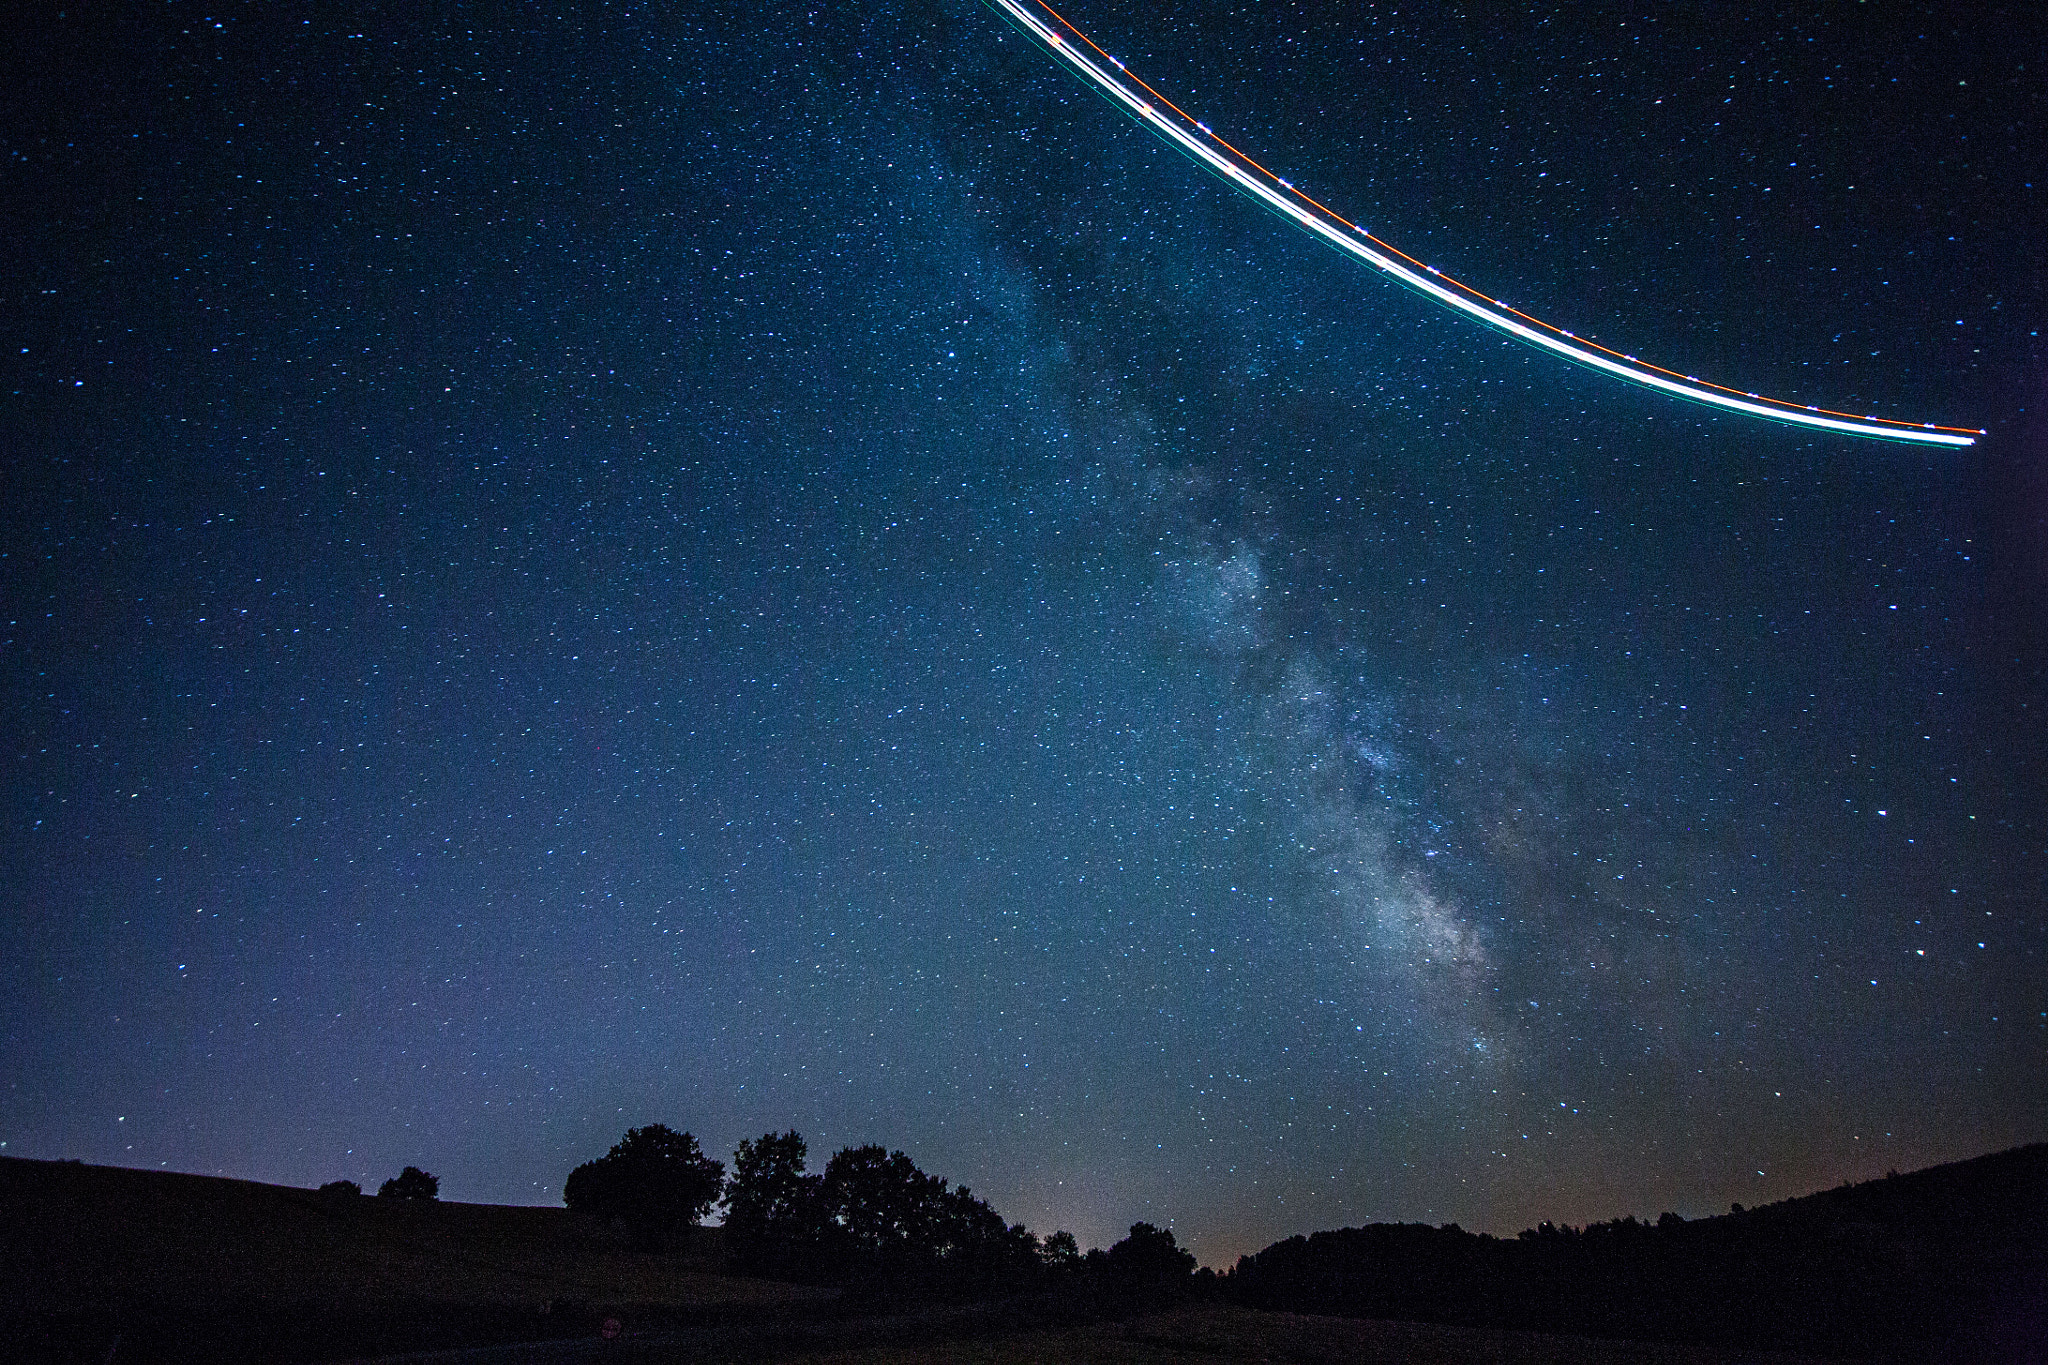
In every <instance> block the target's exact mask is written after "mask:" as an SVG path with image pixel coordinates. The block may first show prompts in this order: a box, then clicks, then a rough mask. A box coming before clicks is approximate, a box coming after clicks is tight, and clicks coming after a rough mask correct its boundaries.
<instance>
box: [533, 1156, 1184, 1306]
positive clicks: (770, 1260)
mask: <svg viewBox="0 0 2048 1365" xmlns="http://www.w3.org/2000/svg"><path fill="white" fill-rule="evenodd" d="M807 1156H808V1149H807V1148H806V1146H805V1144H804V1140H803V1137H802V1136H801V1135H800V1134H798V1133H796V1132H794V1131H791V1132H786V1133H764V1134H762V1135H761V1136H760V1137H758V1138H754V1139H750V1140H747V1141H743V1142H741V1143H740V1145H739V1149H738V1150H737V1151H736V1152H735V1153H734V1154H733V1169H732V1174H731V1176H730V1177H728V1176H727V1175H726V1170H725V1165H724V1163H722V1162H719V1161H715V1160H713V1159H712V1158H710V1157H708V1156H706V1155H705V1154H704V1152H703V1150H702V1149H701V1148H700V1147H699V1146H698V1144H697V1139H696V1138H694V1137H692V1136H691V1135H690V1134H688V1133H678V1132H676V1131H674V1130H673V1129H671V1128H669V1127H667V1126H665V1125H663V1124H654V1125H652V1126H651V1127H647V1128H634V1129H631V1130H630V1131H628V1132H627V1134H626V1135H625V1137H623V1138H621V1139H620V1140H619V1142H618V1143H617V1144H616V1145H614V1146H613V1147H612V1149H611V1150H610V1151H609V1152H607V1153H605V1154H604V1155H603V1156H601V1157H599V1158H597V1159H596V1160H595V1161H587V1162H585V1163H584V1164H583V1165H581V1166H578V1167H577V1168H576V1169H575V1170H573V1171H571V1172H570V1173H569V1179H568V1182H567V1184H565V1185H564V1186H563V1188H562V1202H563V1203H565V1204H567V1205H568V1206H569V1207H570V1208H571V1209H573V1210H576V1211H578V1212H581V1213H588V1214H592V1215H594V1216H596V1217H598V1218H602V1219H604V1220H606V1221H608V1222H611V1223H614V1224H616V1225H618V1226H620V1227H621V1228H622V1229H623V1230H624V1231H626V1232H627V1234H628V1235H629V1236H630V1237H631V1238H632V1241H633V1243H634V1244H635V1245H636V1246H639V1247H641V1248H643V1249H646V1250H660V1249H664V1248H667V1247H672V1246H674V1245H676V1244H677V1242H678V1240H679V1239H680V1237H681V1236H682V1235H683V1234H684V1230H685V1229H687V1228H690V1227H693V1226H695V1225H696V1224H697V1223H698V1222H699V1221H700V1220H702V1219H703V1218H704V1216H705V1215H706V1214H708V1213H710V1212H711V1210H712V1209H713V1208H714V1207H717V1206H719V1205H723V1206H724V1210H725V1220H724V1226H725V1233H724V1236H725V1254H726V1259H727V1261H728V1263H729V1264H731V1265H732V1266H733V1268H734V1269H737V1270H744V1271H749V1272H752V1273H756V1274H781V1275H803V1276H814V1275H839V1274H845V1273H849V1272H871V1271H884V1272H904V1271H908V1272H919V1271H924V1272H934V1271H937V1272H947V1273H951V1274H954V1275H967V1276H977V1277H982V1278H994V1279H1013V1278H1017V1277H1020V1276H1026V1277H1028V1276H1041V1275H1051V1276H1061V1275H1075V1276H1087V1277H1089V1278H1091V1279H1092V1280H1096V1281H1102V1282H1108V1283H1114V1284H1117V1285H1120V1286H1125V1287H1140V1286H1151V1287H1159V1288H1166V1287H1171V1286H1174V1285H1177V1284H1180V1283H1184V1282H1186V1281H1187V1280H1188V1279H1189V1277H1190V1276H1191V1275H1193V1274H1194V1271H1195V1258H1194V1257H1193V1256H1192V1255H1190V1254H1189V1253H1188V1252H1186V1251H1184V1250H1182V1249H1181V1247H1180V1246H1179V1245H1178V1244H1177V1243H1176V1242H1175V1241H1174V1237H1173V1233H1172V1232H1171V1231H1168V1230H1166V1229H1163V1228H1156V1227H1153V1226H1152V1225H1151V1224H1149V1223H1138V1224H1134V1225H1133V1226H1132V1228H1131V1231H1130V1235H1129V1236H1128V1237H1126V1238H1124V1239H1123V1240H1122V1241H1120V1242H1118V1243H1117V1244H1116V1245H1115V1246H1113V1247H1110V1248H1109V1249H1108V1250H1107V1251H1103V1250H1095V1251H1090V1252H1089V1253H1088V1254H1087V1255H1085V1256H1084V1255H1082V1254H1081V1251H1080V1248H1079V1245H1078V1244H1077V1242H1076V1241H1075V1239H1074V1236H1073V1234H1072V1233H1068V1232H1055V1233H1053V1234H1051V1235H1050V1236H1048V1237H1046V1238H1044V1239H1042V1240H1041V1239H1040V1238H1037V1237H1034V1236H1033V1235H1032V1234H1031V1231H1030V1229H1028V1228H1026V1227H1025V1226H1024V1225H1023V1224H1022V1223H1006V1222H1005V1221H1004V1220H1003V1217H1002V1215H1001V1214H999V1213H997V1212H996V1211H995V1210H994V1209H993V1208H991V1207H989V1205H988V1203H987V1202H986V1201H985V1200H982V1199H979V1198H976V1197H975V1195H974V1192H973V1191H972V1190H970V1189H968V1188H967V1187H966V1186H965V1185H958V1186H955V1185H949V1184H948V1183H947V1182H946V1181H945V1180H944V1179H942V1178H940V1177H939V1176H935V1175H930V1174H927V1173H926V1172H924V1171H922V1170H919V1169H918V1166H917V1163H916V1162H914V1161H912V1160H911V1159H910V1158H909V1157H908V1156H906V1155H904V1154H903V1153H902V1152H891V1151H888V1150H886V1149H884V1148H882V1147H879V1146H865V1147H847V1148H844V1149H842V1150H841V1151H839V1152H837V1153H835V1154H834V1155H833V1157H832V1159H831V1160H830V1161H828V1162H826V1163H825V1169H824V1170H822V1171H818V1172H811V1171H809V1170H807V1169H806V1168H805V1160H806V1158H807Z"/></svg>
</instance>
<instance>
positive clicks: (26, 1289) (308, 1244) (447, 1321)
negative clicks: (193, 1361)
mask: <svg viewBox="0 0 2048 1365" xmlns="http://www.w3.org/2000/svg"><path fill="white" fill-rule="evenodd" d="M718 1255H719V1249H718V1246H717V1233H716V1232H715V1231H714V1230H702V1231H700V1233H699V1234H698V1239H697V1241H696V1243H695V1244H693V1245H692V1246H691V1247H688V1248H686V1249H685V1250H684V1251H683V1252H681V1253H679V1254H675V1255H668V1256H648V1255H644V1254H636V1253H632V1252H628V1251H624V1250H621V1249H619V1248H618V1247H616V1246H615V1245H613V1244H612V1242H611V1239H610V1238H608V1237H607V1236H606V1235H605V1233H604V1230H603V1229H601V1228H598V1227H596V1226H593V1225H592V1224H591V1223H590V1222H589V1221H588V1220H585V1219H582V1218H579V1217H578V1216H577V1215H574V1214H571V1213H570V1212H569V1211H568V1210H567V1209H546V1208H509V1207H502V1206H495V1205H485V1204H452V1203H448V1204H444V1203H438V1202H410V1201H397V1200H388V1199H378V1198H375V1197H363V1198H357V1199H353V1200H350V1201H347V1202H346V1203H343V1204H339V1205H337V1204H336V1203H335V1202H333V1201H330V1200H327V1199H323V1198H321V1197H320V1196H319V1195H318V1194H316V1193H315V1192H313V1191H311V1190H301V1189H292V1188H288V1187H285V1186H280V1185H260V1184H256V1183H254V1182H252V1181H246V1180H226V1179H220V1178H217V1177H213V1176H199V1175H180V1174H171V1173H167V1172H159V1171H130V1170H122V1169H119V1168H115V1167H99V1166H84V1165H76V1164H72V1163H68V1162H41V1161H23V1160H19V1159H14V1158H0V1333H4V1335H0V1354H5V1353H6V1352H5V1349H4V1348H5V1344H6V1341H8V1340H10V1339H11V1340H12V1341H14V1342H16V1343H17V1344H20V1343H24V1342H30V1341H34V1342H38V1343H42V1342H45V1340H46V1339H70V1338H76V1339H77V1341H78V1342H79V1343H80V1344H81V1345H80V1350H81V1352H83V1351H84V1349H85V1344H86V1343H89V1342H91V1341H101V1342H104V1341H105V1340H110V1339H111V1335H112V1333H113V1332H115V1331H123V1332H125V1333H126V1334H127V1335H128V1338H129V1341H130V1349H131V1350H132V1349H135V1343H137V1342H140V1341H145V1340H148V1341H162V1340H167V1339H169V1338H170V1337H174V1336H183V1337H185V1338H188V1339H190V1340H191V1341H193V1342H194V1343H195V1344H196V1343H198V1342H199V1341H202V1340H207V1339H211V1338H212V1336H213V1335H214V1334H216V1333H220V1332H232V1331H233V1330H237V1328H238V1327H246V1328H247V1330H249V1331H250V1332H253V1333H255V1334H256V1336H257V1337H258V1338H260V1339H261V1340H262V1341H264V1342H266V1343H268V1345H266V1346H265V1348H264V1350H263V1351H262V1352H261V1353H262V1354H266V1355H274V1356H278V1357H296V1358H317V1357H318V1356H320V1355H323V1354H332V1353H336V1352H337V1351H339V1352H342V1353H346V1352H347V1351H349V1350H352V1349H379V1348H381V1347H382V1346H383V1345H384V1344H385V1343H386V1342H387V1341H388V1340H390V1339H393V1338H398V1339H404V1338H407V1337H408V1336H410V1337H411V1338H412V1339H418V1340H422V1341H427V1342H435V1343H441V1342H445V1343H447V1344H455V1343H457V1342H467V1341H478V1340H489V1339H492V1338H494V1337H496V1338H498V1339H504V1338H505V1337H508V1336H517V1335H541V1334H546V1333H547V1332H548V1331H549V1330H550V1328H552V1329H553V1330H556V1331H568V1332H576V1331H581V1330H583V1328H582V1325H581V1323H580V1321H578V1322H571V1321H569V1320H568V1319H567V1317H565V1314H564V1311H563V1310H562V1309H561V1308H559V1307H558V1309H557V1311H556V1312H554V1313H552V1314H550V1313H549V1311H548V1306H549V1305H550V1304H551V1303H552V1304H556V1305H575V1306H576V1308H575V1312H576V1313H577V1314H578V1315H579V1317H587V1316H588V1313H587V1312H585V1311H584V1309H585V1306H588V1307H590V1308H595V1309H602V1308H606V1307H610V1306H625V1305H632V1307H633V1311H634V1312H635V1315H636V1316H639V1317H642V1318H644V1317H646V1316H647V1314H648V1313H649V1311H650V1310H654V1311H662V1312H668V1313H672V1314H675V1315H677V1316H679V1317H682V1318H701V1317H704V1316H707V1315H708V1316H727V1315H737V1316H747V1315H749V1314H752V1313H757V1312H763V1311H767V1312H772V1311H774V1310H776V1309H777V1308H778V1306H780V1307H794V1306H796V1305H800V1304H803V1303H806V1302H811V1301H816V1300H818V1299H820V1298H823V1297H827V1295H826V1294H825V1293H824V1292H823V1291H819V1290H815V1289H807V1288H802V1287H799V1286H795V1285H787V1284H780V1283H775V1282H772V1281H766V1280H751V1279H742V1278H737V1277H728V1276H725V1275H721V1274H717V1273H715V1270H716V1264H715V1262H716V1260H717V1259H718ZM550 1318H552V1319H553V1320H554V1321H553V1323H550V1321H549V1319H550ZM499 1324H501V1325H499ZM422 1333H423V1334H424V1335H420V1334H422ZM99 1350H100V1351H101V1352H103V1351H104V1345H103V1344H102V1345H101V1346H100V1347H99ZM158 1354H160V1355H161V1351H159V1352H158Z"/></svg>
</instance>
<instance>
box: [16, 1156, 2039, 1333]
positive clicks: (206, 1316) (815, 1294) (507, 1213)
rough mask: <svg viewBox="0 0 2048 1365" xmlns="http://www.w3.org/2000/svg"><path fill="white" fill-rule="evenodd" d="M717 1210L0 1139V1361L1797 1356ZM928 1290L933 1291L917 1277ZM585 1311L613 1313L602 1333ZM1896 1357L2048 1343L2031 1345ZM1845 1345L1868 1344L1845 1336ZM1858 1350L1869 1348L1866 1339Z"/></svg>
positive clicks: (601, 1317)
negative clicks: (1526, 1324) (760, 1257)
mask: <svg viewBox="0 0 2048 1365" xmlns="http://www.w3.org/2000/svg"><path fill="white" fill-rule="evenodd" d="M722 1264H723V1248H722V1246H721V1243H720V1234H719V1232H718V1231H717V1230H716V1229H702V1230H698V1231H697V1233H696V1234H695V1236H694V1237H693V1239H692V1240H691V1241H690V1242H689V1243H688V1244H686V1245H685V1246H683V1247H681V1248H680V1249H678V1250H675V1251H671V1252H668V1253H663V1254H650V1253H645V1252H636V1251H632V1250H629V1249H627V1248H626V1247H625V1246H623V1245H621V1243H620V1241H619V1239H618V1238H617V1237H616V1236H615V1235H614V1234H613V1233H611V1232H610V1231H609V1230H607V1229H606V1228H604V1227H602V1226H600V1225H597V1224H595V1223H593V1222H591V1221H589V1220H587V1219H585V1218H582V1217H580V1216H579V1215H576V1214H572V1213H570V1212H569V1211H568V1210H566V1209H544V1208H507V1207H498V1206H491V1205H473V1204H452V1203H450V1204H444V1203H435V1202H410V1201H396V1200H387V1199H377V1198H362V1197H357V1198H351V1199H347V1200H339V1201H337V1200H333V1199H329V1198H326V1197H323V1196H321V1195H319V1194H317V1193H315V1192H313V1191H311V1190H300V1189H291V1188H286V1187H282V1186H275V1185H259V1184H254V1183H252V1182H248V1181H240V1180H225V1179H217V1178H214V1177H209V1176H192V1175H174V1174H168V1173H163V1172H154V1171H128V1170H121V1169H117V1168H109V1167H92V1166H83V1165H78V1164H74V1163H64V1162H35V1161H21V1160H13V1159H0V1272H4V1273H0V1359H9V1360H12V1359H22V1360H47V1361H53V1362H70V1361H78V1362H85V1361H93V1362H104V1361H110V1360H111V1361H114V1362H117V1365H133V1363H134V1362H143V1361H188V1360H189V1361H213V1360H274V1361H287V1362H289V1361H333V1360H349V1359H372V1358H385V1357H391V1356H397V1355H401V1354H408V1353H412V1354H415V1358H418V1359H443V1360H449V1361H455V1360H461V1361H464V1362H467V1365H485V1363H486V1362H506V1363H507V1365H510V1362H514V1361H517V1362H522V1365H552V1363H553V1362H572V1361H573V1362H582V1361H604V1362H636V1363H638V1362H645V1363H646V1365H656V1363H657V1362H679V1363H680V1362H685V1361H688V1362H699V1363H701V1362H743V1361H806V1362H820V1363H821V1365H822V1362H834V1365H840V1363H843V1365H911V1363H912V1362H927V1361H976V1362H987V1365H1011V1362H1019V1363H1021V1362H1028V1361H1077V1362H1100V1363H1101V1365H1110V1362H1166V1361H1186V1360H1198V1361H1205V1362H1212V1363H1214V1365H1233V1363H1234V1362H1292V1363H1293V1365H1322V1363H1323V1362H1331V1363H1332V1365H1334V1363H1335V1362H1339V1361H1346V1362H1385V1363H1386V1365H1397V1363H1398V1365H1436V1363H1437V1362H1443V1363H1444V1365H1449V1362H1465V1361H1479V1362H1497V1363H1498V1365H1580V1363H1585V1365H1610V1363H1612V1365H1620V1363H1621V1362H1629V1361H1642V1362H1653V1363H1655V1365H1734V1362H1738V1361H1748V1362H1764V1361H1772V1360H1777V1361H1792V1360H1797V1359H1817V1358H1818V1357H1796V1356H1791V1355H1772V1354H1769V1353H1764V1352H1759V1351H1755V1350H1734V1349H1726V1348H1716V1347H1711V1346H1700V1345H1688V1344H1683V1343H1672V1342H1662V1343H1645V1342H1641V1341H1624V1340H1602V1339H1596V1338H1593V1337H1584V1336H1570V1335H1542V1334H1537V1333H1528V1332H1517V1331H1509V1330H1503V1329H1501V1328H1499V1327H1490V1326H1478V1325H1462V1326H1461V1325H1451V1324H1447V1323H1420V1322H1389V1321H1377V1320H1364V1319H1355V1318H1354V1319H1345V1318H1338V1317H1322V1316H1308V1315H1302V1314H1297V1313H1290V1312H1278V1311H1269V1310H1263V1309H1259V1308H1252V1307H1245V1306H1242V1305H1236V1304H1230V1303H1226V1302H1220V1301H1217V1300H1216V1299H1214V1298H1211V1299H1204V1300H1197V1301H1188V1302H1162V1301H1154V1302H1153V1303H1151V1304H1149V1305H1148V1304H1145V1303H1136V1302H1129V1301H1123V1300H1119V1299H1118V1297H1117V1296H1115V1295H1107V1296H1105V1295H1102V1294H1099V1293H1098V1294H1095V1295H1093V1296H1092V1297H1091V1296H1090V1295H1087V1294H1046V1293H1038V1294H1034V1295H1025V1296H1021V1297H1014V1298H1010V1299H1007V1300H1002V1301H996V1302H980V1303H972V1302H964V1303H963V1302H954V1303H946V1302H939V1301H936V1300H935V1299H934V1298H933V1297H932V1296H930V1295H928V1294H922V1293H920V1292H918V1291H916V1290H913V1289H909V1288H906V1287H905V1286H904V1285H902V1284H900V1283H899V1284H896V1285H894V1286H893V1287H889V1286H884V1285H882V1284H879V1283H869V1284H865V1285H860V1286H856V1287H854V1288H851V1289H848V1290H845V1291H843V1292H842V1291H841V1290H838V1289H833V1288H820V1287H815V1286H804V1285H795V1284H785V1283H781V1282H778V1281H772V1280H762V1279H750V1278H745V1277H741V1276H733V1275H727V1274H724V1273H722V1269H721V1267H722ZM940 1297H944V1296H940ZM607 1319H611V1320H614V1321H615V1322H616V1323H617V1324H618V1325H619V1335H618V1336H617V1337H616V1338H613V1339H606V1338H604V1337H602V1336H600V1335H599V1333H600V1329H601V1327H602V1326H603V1324H604V1323H605V1322H606V1320H607ZM2024 1332H2025V1329H2024V1328H2022V1335H2017V1336H2016V1335H2014V1334H2013V1333H2011V1332H2006V1333H2004V1334H2002V1335H2000V1336H1999V1337H1998V1338H1997V1339H1995V1340H1994V1339H1991V1338H1978V1339H1970V1340H1957V1341H1952V1342H1950V1343H1949V1344H1947V1345H1946V1346H1942V1347H1939V1348H1929V1347H1926V1346H1924V1345H1923V1346H1917V1347H1912V1348H1910V1349H1902V1350H1901V1351H1900V1352H1898V1353H1897V1354H1896V1355H1895V1356H1892V1357H1891V1358H1893V1359H1895V1360H1897V1361H1900V1362H1905V1361H1916V1362H1918V1361H1934V1362H1943V1365H1947V1363H1948V1362H1953V1363H1954V1365H1972V1363H1973V1362H1977V1361H1997V1362H1999V1365H2022V1363H2023V1362H2032V1361H2043V1362H2048V1351H2044V1350H2043V1349H2042V1348H2043V1347H2044V1346H2048V1343H2043V1342H2035V1341H2028V1340H2026V1339H2025V1337H2024ZM1865 1354H1866V1356H1867V1355H1868V1354H1869V1353H1867V1352H1866V1353H1865ZM1878 1358H1880V1359H1883V1358H1885V1353H1879V1356H1878Z"/></svg>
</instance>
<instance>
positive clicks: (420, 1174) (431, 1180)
mask: <svg viewBox="0 0 2048 1365" xmlns="http://www.w3.org/2000/svg"><path fill="white" fill-rule="evenodd" d="M377 1197H378V1198H379V1199H439V1198H440V1197H441V1178H440V1177H439V1176H433V1175H428V1174H427V1173H426V1172H425V1171H423V1170H421V1169H420V1168H419V1167H417V1166H408V1167H406V1168H405V1169H404V1170H402V1171H400V1172H399V1173H398V1174H397V1175H395V1176H393V1177H391V1179H389V1180H387V1181H385V1182H384V1183H383V1184H382V1185H380V1186H378V1187H377Z"/></svg>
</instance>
